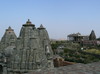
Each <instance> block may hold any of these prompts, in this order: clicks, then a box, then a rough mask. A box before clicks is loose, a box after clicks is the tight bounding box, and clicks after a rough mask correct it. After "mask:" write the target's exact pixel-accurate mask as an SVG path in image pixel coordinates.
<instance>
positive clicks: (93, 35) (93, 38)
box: [89, 30, 96, 40]
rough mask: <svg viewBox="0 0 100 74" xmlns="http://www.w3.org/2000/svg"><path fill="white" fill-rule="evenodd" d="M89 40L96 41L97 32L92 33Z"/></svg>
mask: <svg viewBox="0 0 100 74" xmlns="http://www.w3.org/2000/svg"><path fill="white" fill-rule="evenodd" d="M89 40H96V35H95V32H94V31H93V30H92V31H91V34H90V36H89Z"/></svg>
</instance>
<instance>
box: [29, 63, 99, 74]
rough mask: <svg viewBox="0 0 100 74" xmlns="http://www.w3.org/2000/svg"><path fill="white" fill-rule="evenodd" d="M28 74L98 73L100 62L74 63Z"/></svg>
mask: <svg viewBox="0 0 100 74" xmlns="http://www.w3.org/2000/svg"><path fill="white" fill-rule="evenodd" d="M28 74H100V62H95V63H90V64H81V63H79V64H74V65H69V66H64V67H59V68H54V69H51V70H42V71H34V72H31V73H28Z"/></svg>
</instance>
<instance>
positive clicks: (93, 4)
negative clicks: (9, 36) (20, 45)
mask: <svg viewBox="0 0 100 74" xmlns="http://www.w3.org/2000/svg"><path fill="white" fill-rule="evenodd" d="M27 19H30V20H31V22H32V23H33V24H35V25H36V27H39V25H40V24H43V25H44V27H46V29H47V31H48V33H49V36H50V38H53V39H63V38H64V39H65V38H67V35H68V34H70V33H77V32H80V33H81V34H83V35H89V34H90V32H91V30H92V29H93V30H94V31H95V33H96V35H97V37H99V36H100V30H99V29H100V0H0V38H1V37H2V36H3V34H4V32H5V29H6V28H8V27H9V26H11V27H12V28H13V29H14V30H15V33H16V34H17V36H18V35H19V31H20V28H21V27H22V24H24V23H26V21H27Z"/></svg>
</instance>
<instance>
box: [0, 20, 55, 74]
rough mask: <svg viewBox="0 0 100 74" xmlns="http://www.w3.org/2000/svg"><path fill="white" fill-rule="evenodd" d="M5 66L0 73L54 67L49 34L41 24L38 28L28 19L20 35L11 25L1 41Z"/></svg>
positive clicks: (0, 48) (26, 71)
mask: <svg viewBox="0 0 100 74" xmlns="http://www.w3.org/2000/svg"><path fill="white" fill-rule="evenodd" d="M0 50H1V51H2V52H1V55H0V57H1V58H2V57H3V58H2V62H1V64H0V66H1V67H2V68H3V69H2V71H1V72H2V73H0V74H6V73H7V74H20V73H22V74H23V73H28V72H30V71H33V70H42V69H50V68H53V67H54V66H53V52H52V49H51V46H50V41H49V36H48V33H47V31H46V29H45V28H44V27H43V25H42V24H41V25H40V27H39V28H36V27H35V25H34V24H32V23H31V21H30V20H29V19H28V21H27V22H26V24H23V26H22V28H21V31H20V35H19V37H16V35H15V33H14V30H13V29H11V27H9V28H8V29H7V30H6V32H5V34H4V36H3V37H2V39H1V42H0Z"/></svg>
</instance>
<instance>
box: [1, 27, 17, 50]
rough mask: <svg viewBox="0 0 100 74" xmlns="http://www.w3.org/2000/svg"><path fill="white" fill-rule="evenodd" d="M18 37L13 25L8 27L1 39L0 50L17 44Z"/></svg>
mask: <svg viewBox="0 0 100 74" xmlns="http://www.w3.org/2000/svg"><path fill="white" fill-rule="evenodd" d="M16 39H17V37H16V35H15V33H14V30H13V29H12V28H11V27H8V29H6V31H5V34H4V35H3V37H2V39H1V43H0V50H4V49H5V48H7V47H9V46H15V42H16Z"/></svg>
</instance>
